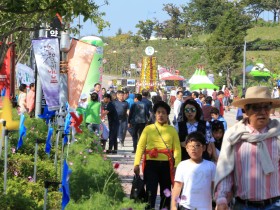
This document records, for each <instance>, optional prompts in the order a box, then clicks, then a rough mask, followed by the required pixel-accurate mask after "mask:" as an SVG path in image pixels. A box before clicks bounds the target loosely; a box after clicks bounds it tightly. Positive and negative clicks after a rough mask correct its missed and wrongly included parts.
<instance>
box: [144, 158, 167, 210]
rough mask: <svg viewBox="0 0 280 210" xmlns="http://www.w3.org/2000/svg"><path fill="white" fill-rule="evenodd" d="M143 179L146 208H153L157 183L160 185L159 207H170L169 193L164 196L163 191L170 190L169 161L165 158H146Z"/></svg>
mask: <svg viewBox="0 0 280 210" xmlns="http://www.w3.org/2000/svg"><path fill="white" fill-rule="evenodd" d="M144 181H145V184H146V201H147V202H148V206H147V208H146V209H154V208H155V202H156V197H157V189H158V184H159V186H160V209H162V208H167V209H170V201H171V195H170V196H167V197H166V196H165V194H164V192H163V191H164V190H166V189H167V191H168V190H169V192H171V178H170V169H169V162H168V161H167V160H166V161H156V160H146V166H145V169H144Z"/></svg>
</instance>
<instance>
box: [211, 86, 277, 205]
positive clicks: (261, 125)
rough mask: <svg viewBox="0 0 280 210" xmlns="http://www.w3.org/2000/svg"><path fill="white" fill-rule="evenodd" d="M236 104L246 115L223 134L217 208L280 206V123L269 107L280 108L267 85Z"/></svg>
mask: <svg viewBox="0 0 280 210" xmlns="http://www.w3.org/2000/svg"><path fill="white" fill-rule="evenodd" d="M233 106H235V107H239V108H242V109H243V110H244V112H245V113H246V115H247V117H246V118H244V119H243V120H241V121H240V122H238V123H236V124H235V125H234V126H232V127H231V128H229V129H228V130H227V131H226V132H225V135H224V139H223V145H222V149H221V153H220V156H219V159H218V163H217V170H216V176H215V198H216V203H217V207H216V209H217V210H224V209H228V208H229V207H228V204H229V203H230V202H231V198H232V197H235V203H234V206H233V209H238V210H245V209H246V210H247V209H263V210H268V209H270V210H274V209H275V210H276V209H280V179H279V177H280V167H279V165H280V160H279V155H280V140H279V139H280V123H279V121H278V120H276V119H273V120H272V119H270V118H269V116H270V110H271V109H272V108H277V107H280V100H279V99H273V98H272V97H271V92H270V90H269V88H268V87H261V86H255V87H250V88H248V89H247V91H246V95H245V98H244V99H240V100H236V101H234V102H233Z"/></svg>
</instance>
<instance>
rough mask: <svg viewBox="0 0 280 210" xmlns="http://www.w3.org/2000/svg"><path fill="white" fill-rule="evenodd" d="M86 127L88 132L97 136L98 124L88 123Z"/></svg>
mask: <svg viewBox="0 0 280 210" xmlns="http://www.w3.org/2000/svg"><path fill="white" fill-rule="evenodd" d="M87 127H88V130H89V131H90V132H93V133H97V134H99V130H100V124H93V123H89V124H87Z"/></svg>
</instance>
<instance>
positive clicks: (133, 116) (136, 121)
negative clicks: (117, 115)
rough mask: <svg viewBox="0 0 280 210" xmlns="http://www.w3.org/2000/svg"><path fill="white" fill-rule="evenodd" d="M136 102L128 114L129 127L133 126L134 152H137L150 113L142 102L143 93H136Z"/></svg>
mask: <svg viewBox="0 0 280 210" xmlns="http://www.w3.org/2000/svg"><path fill="white" fill-rule="evenodd" d="M134 102H135V103H134V104H133V105H132V106H131V109H130V111H129V116H128V128H132V140H133V152H132V153H135V152H136V148H137V143H138V139H139V137H140V136H141V134H142V131H143V130H144V128H145V126H146V124H147V122H148V118H149V115H148V113H147V109H146V107H145V104H144V103H143V102H142V95H141V94H135V98H134Z"/></svg>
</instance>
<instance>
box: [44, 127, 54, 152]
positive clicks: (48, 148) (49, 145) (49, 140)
mask: <svg viewBox="0 0 280 210" xmlns="http://www.w3.org/2000/svg"><path fill="white" fill-rule="evenodd" d="M52 134H53V128H52V127H49V130H48V136H47V140H46V148H45V152H46V153H47V154H50V152H51V148H52Z"/></svg>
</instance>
